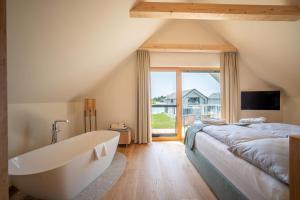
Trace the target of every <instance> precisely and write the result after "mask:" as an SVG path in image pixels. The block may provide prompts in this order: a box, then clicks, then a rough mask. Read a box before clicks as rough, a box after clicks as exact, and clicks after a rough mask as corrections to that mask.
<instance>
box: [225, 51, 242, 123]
mask: <svg viewBox="0 0 300 200" xmlns="http://www.w3.org/2000/svg"><path fill="white" fill-rule="evenodd" d="M221 106H222V118H224V119H225V120H226V121H227V122H228V123H232V122H236V121H237V120H238V111H239V70H238V62H237V53H232V52H230V53H223V54H222V55H221Z"/></svg>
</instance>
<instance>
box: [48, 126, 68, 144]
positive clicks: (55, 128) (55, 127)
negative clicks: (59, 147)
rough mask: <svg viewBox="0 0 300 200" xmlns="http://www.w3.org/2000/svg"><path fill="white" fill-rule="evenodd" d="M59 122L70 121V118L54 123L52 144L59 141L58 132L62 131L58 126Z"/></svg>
mask: <svg viewBox="0 0 300 200" xmlns="http://www.w3.org/2000/svg"><path fill="white" fill-rule="evenodd" d="M58 123H67V124H68V123H70V121H69V120H55V121H54V122H53V124H52V131H51V133H52V141H51V144H54V143H57V134H58V133H59V132H60V129H59V127H58Z"/></svg>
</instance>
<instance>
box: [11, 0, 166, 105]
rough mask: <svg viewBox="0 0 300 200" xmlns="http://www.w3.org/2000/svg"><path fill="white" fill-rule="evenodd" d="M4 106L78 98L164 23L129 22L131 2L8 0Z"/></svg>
mask: <svg viewBox="0 0 300 200" xmlns="http://www.w3.org/2000/svg"><path fill="white" fill-rule="evenodd" d="M7 3H8V5H7V18H8V19H7V20H8V23H7V24H8V27H7V32H8V34H7V35H8V101H9V103H35V102H65V101H70V100H73V99H76V98H77V97H79V96H81V95H83V94H84V93H85V92H86V91H87V90H89V88H90V87H92V86H93V85H95V84H96V83H97V82H98V81H99V79H101V78H102V77H104V76H105V75H106V74H107V73H109V72H110V71H111V70H113V68H114V66H116V65H117V64H118V63H120V62H121V61H122V60H124V59H125V58H126V57H127V56H128V55H130V54H131V53H132V52H134V51H135V50H136V49H137V48H138V47H139V46H140V45H141V44H142V43H143V42H144V41H145V40H146V39H147V38H149V37H150V36H151V35H152V34H153V33H154V32H155V31H156V30H157V29H158V28H159V27H160V26H162V25H163V24H164V21H162V20H157V19H151V20H147V19H130V18H129V9H130V8H131V7H132V6H133V4H134V3H135V1H134V0H122V1H120V0H88V1H86V0H74V1H69V0H43V1H41V0H26V1H23V0H9V1H7Z"/></svg>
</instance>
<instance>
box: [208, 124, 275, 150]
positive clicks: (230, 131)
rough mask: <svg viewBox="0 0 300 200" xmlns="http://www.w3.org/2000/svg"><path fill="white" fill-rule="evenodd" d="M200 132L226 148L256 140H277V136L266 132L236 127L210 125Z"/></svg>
mask: <svg viewBox="0 0 300 200" xmlns="http://www.w3.org/2000/svg"><path fill="white" fill-rule="evenodd" d="M202 131H203V132H205V133H207V134H208V135H210V136H212V137H214V138H215V139H217V140H219V141H220V142H222V143H224V144H226V145H228V146H231V145H235V144H238V143H241V142H248V141H251V140H257V139H264V138H278V136H276V135H274V134H272V133H270V132H267V131H258V130H255V129H252V128H248V127H243V126H236V125H224V126H214V125H211V126H206V127H203V129H202Z"/></svg>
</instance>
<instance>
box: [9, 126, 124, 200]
mask: <svg viewBox="0 0 300 200" xmlns="http://www.w3.org/2000/svg"><path fill="white" fill-rule="evenodd" d="M119 137H120V133H119V132H115V131H105V130H103V131H94V132H89V133H86V134H81V135H78V136H75V137H72V138H70V139H67V140H64V141H61V142H58V143H56V144H52V145H49V146H45V147H43V148H40V149H36V150H34V151H31V152H28V153H25V154H22V155H19V156H16V157H14V158H12V159H10V160H9V163H8V164H9V175H10V176H11V180H12V184H13V185H15V186H16V187H17V188H18V189H19V190H21V191H22V192H24V193H26V194H29V195H31V196H33V197H35V198H40V199H47V200H48V199H50V200H65V199H72V198H74V197H75V196H76V195H77V194H79V193H80V192H81V191H82V190H83V189H84V188H85V187H86V186H88V185H89V184H90V183H91V182H92V181H94V180H95V179H96V178H97V177H98V176H99V175H100V174H101V173H102V172H103V171H104V170H105V169H106V168H107V167H108V166H109V165H110V164H111V161H112V159H113V157H114V155H115V152H116V148H117V144H118V141H119Z"/></svg>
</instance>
